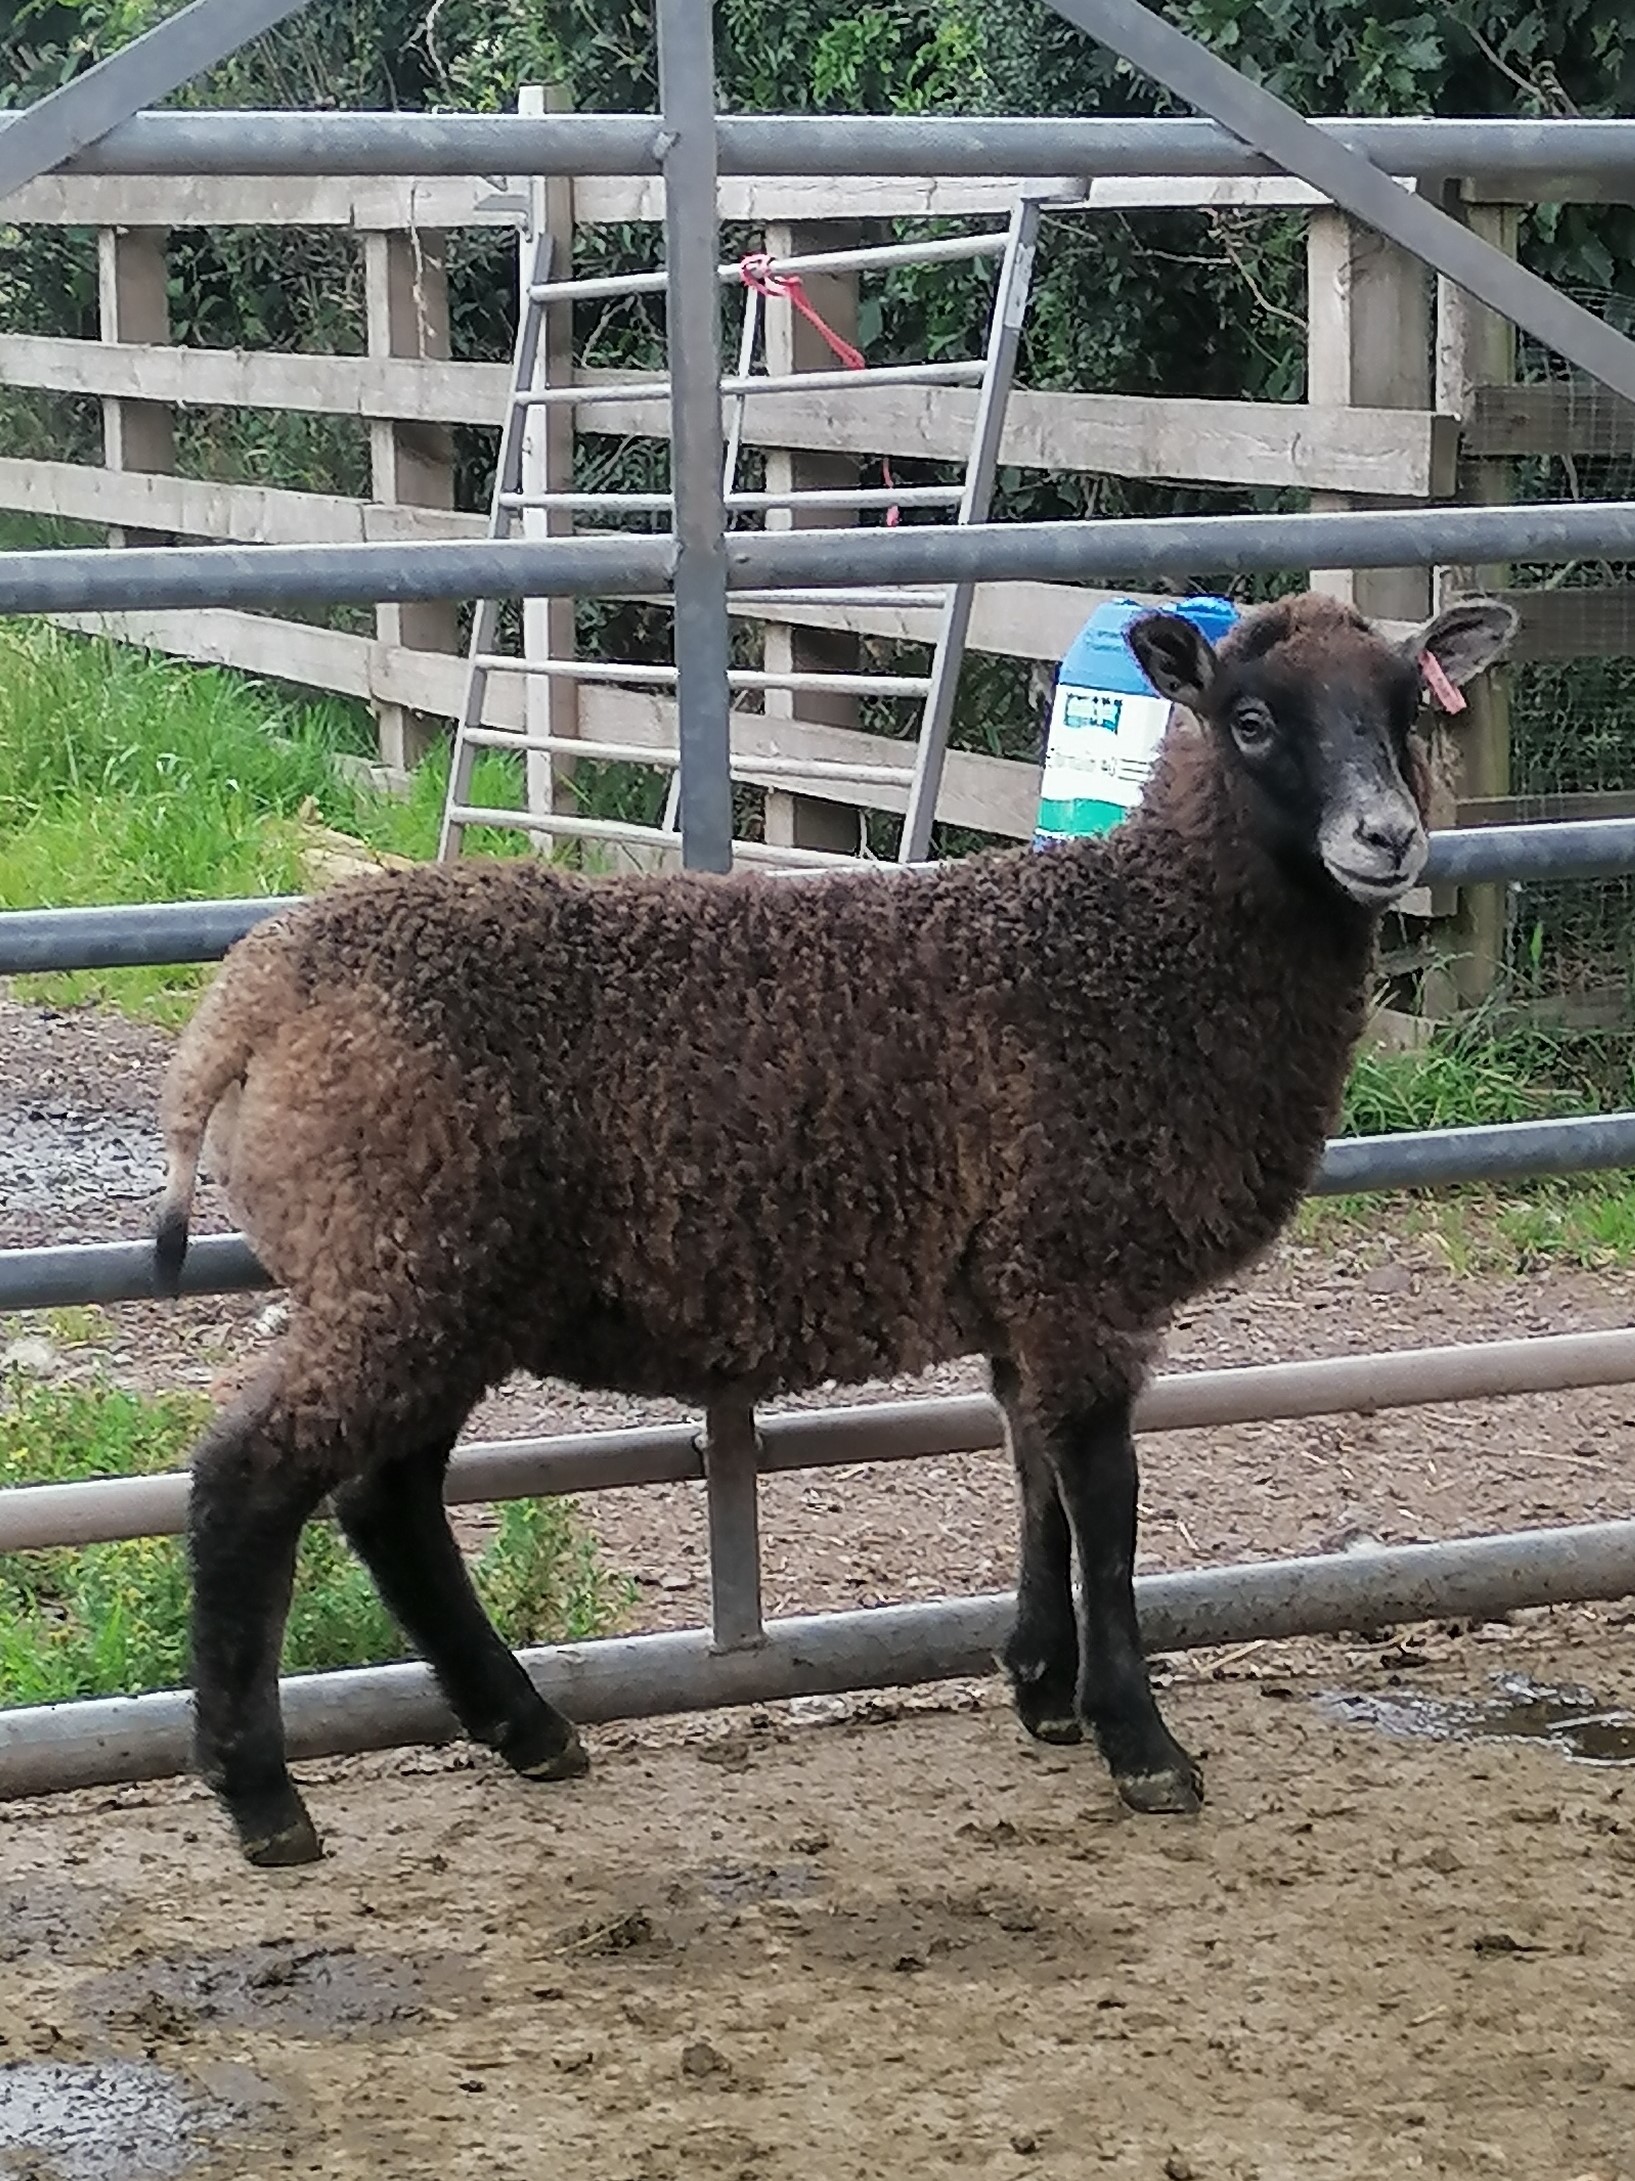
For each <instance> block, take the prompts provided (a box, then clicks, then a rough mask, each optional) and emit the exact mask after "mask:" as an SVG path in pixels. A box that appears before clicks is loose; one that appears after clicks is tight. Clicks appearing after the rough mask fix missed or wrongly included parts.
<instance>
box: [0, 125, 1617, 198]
mask: <svg viewBox="0 0 1635 2181" xmlns="http://www.w3.org/2000/svg"><path fill="white" fill-rule="evenodd" d="M1310 125H1311V127H1312V128H1313V129H1315V130H1316V131H1317V132H1318V133H1319V135H1321V136H1323V137H1326V138H1329V139H1331V140H1332V141H1333V142H1335V143H1338V144H1343V145H1345V146H1347V147H1348V148H1349V149H1350V150H1352V151H1354V152H1357V153H1359V154H1360V155H1361V156H1362V157H1363V158H1365V159H1371V160H1373V162H1374V163H1375V165H1376V166H1378V167H1380V168H1381V169H1382V171H1383V172H1385V173H1386V174H1393V175H1410V176H1416V177H1418V178H1420V179H1423V180H1442V179H1446V178H1450V177H1455V176H1460V175H1466V174H1483V175H1491V176H1503V177H1505V178H1506V179H1508V180H1512V181H1522V182H1525V181H1534V182H1540V183H1548V182H1560V181H1561V180H1562V179H1563V178H1571V177H1579V178H1585V179H1587V178H1589V177H1591V176H1599V177H1603V178H1606V177H1610V176H1625V175H1635V121H1626V120H1600V121H1585V120H1577V119H1571V120H1565V119H1564V120H1548V121H1509V120H1433V119H1418V118H1415V119H1391V120H1383V119H1371V118H1357V117H1349V116H1347V117H1341V118H1337V119H1329V120H1314V121H1313V122H1312V123H1311V124H1310ZM18 127H19V122H18V121H17V120H16V119H11V118H0V149H3V147H4V146H5V144H6V142H7V140H8V137H9V136H10V134H11V133H12V132H14V131H15V130H16V129H17V128H18ZM716 127H717V142H718V146H719V149H718V159H719V163H720V169H721V172H722V173H723V174H735V175H736V174H747V175H763V174H794V175H802V174H805V175H853V174H856V175H869V174H881V175H893V176H895V175H904V176H907V175H926V176H938V175H1000V176H1017V177H1025V176H1033V175H1038V176H1049V175H1058V174H1059V175H1062V176H1072V177H1075V178H1077V177H1089V178H1094V177H1095V176H1097V175H1104V174H1105V175H1139V176H1148V175H1150V176H1154V177H1158V176H1163V175H1191V176H1196V177H1199V178H1201V179H1202V178H1209V177H1214V176H1225V175H1243V174H1275V173H1277V172H1278V168H1277V166H1276V164H1275V162H1273V161H1272V160H1270V159H1267V158H1264V157H1263V156H1262V155H1261V154H1260V153H1259V152H1258V151H1256V150H1255V149H1254V147H1253V146H1252V145H1250V144H1247V143H1245V142H1243V141H1242V139H1240V138H1238V137H1236V136H1234V135H1233V134H1232V133H1231V131H1230V130H1227V129H1224V128H1220V127H1218V126H1217V125H1216V124H1215V123H1213V122H1210V121H1197V120H1191V119H1170V118H1165V119H1161V120H1152V119H1134V118H1132V119H1122V118H1120V119H1107V120H1100V119H1077V118H1012V117H1009V116H1005V117H1000V116H984V115H961V116H953V115H923V116H922V115H895V114H893V115H857V114H846V115H841V114H836V115H827V114H824V115H816V114H722V115H721V116H720V117H719V119H718V121H717V124H716ZM660 157H661V149H660V127H659V122H658V118H657V117H656V116H655V115H651V114H584V113H580V114H555V115H548V116H540V117H537V118H535V117H529V116H525V115H519V114H405V113H346V114H340V113H265V112H248V113H235V112H213V113H145V114H139V115H138V116H137V117H136V118H135V119H134V120H131V121H128V122H125V123H123V124H122V125H121V126H120V127H119V128H117V129H114V130H112V131H110V132H109V133H108V134H107V135H106V136H103V137H102V138H101V139H100V140H99V141H98V142H97V143H95V144H93V145H91V146H89V147H88V148H87V149H86V150H85V151H83V152H81V153H79V154H78V155H77V156H76V157H75V158H74V159H72V160H71V161H69V162H68V171H70V172H72V173H76V174H153V175H165V174H177V175H196V174H198V175H205V174H267V175H280V174H282V175H368V176H372V175H387V174H397V175H401V174H410V175H412V174H425V175H436V174H452V175H472V174H475V175H484V174H503V175H513V174H514V175H524V174H573V175H578V174H583V175H609V174H656V173H657V172H658V170H659V161H660Z"/></svg>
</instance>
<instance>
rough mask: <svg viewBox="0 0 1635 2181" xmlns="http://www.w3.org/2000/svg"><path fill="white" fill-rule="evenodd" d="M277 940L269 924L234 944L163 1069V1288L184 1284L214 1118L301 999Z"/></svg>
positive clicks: (159, 1269) (158, 1237)
mask: <svg viewBox="0 0 1635 2181" xmlns="http://www.w3.org/2000/svg"><path fill="white" fill-rule="evenodd" d="M258 941H259V942H260V943H259V944H257V942H258ZM275 945H276V938H275V935H274V934H273V933H272V932H271V931H268V932H266V933H265V934H262V933H257V934H256V935H254V937H253V938H252V939H250V940H245V941H241V942H240V946H239V947H237V948H235V949H234V951H233V956H232V959H231V960H230V961H229V962H228V963H227V965H226V966H225V968H223V970H222V971H221V973H220V974H219V975H218V977H217V979H216V981H215V983H214V984H213V985H212V986H211V987H210V989H209V991H208V992H207V993H206V994H205V996H204V998H203V999H202V1000H201V1001H200V1003H199V1006H198V1008H197V1009H196V1011H195V1012H194V1015H193V1018H192V1020H191V1021H190V1022H189V1023H188V1025H187V1028H186V1029H185V1030H184V1031H183V1032H182V1035H181V1038H180V1040H179V1042H178V1044H177V1047H176V1051H175V1053H174V1054H173V1056H172V1058H171V1062H170V1067H169V1070H168V1072H167V1074H166V1076H165V1087H164V1095H163V1098H162V1100H161V1104H160V1121H161V1125H162V1128H163V1131H164V1139H165V1192H164V1195H163V1197H162V1198H161V1199H160V1203H159V1210H158V1214H157V1216H156V1218H155V1220H154V1228H153V1254H154V1284H155V1286H156V1287H157V1288H158V1291H159V1293H160V1294H161V1295H176V1294H178V1293H179V1292H180V1290H181V1276H182V1264H183V1261H184V1259H185V1258H186V1256H187V1243H188V1223H189V1220H190V1218H191V1216H192V1211H193V1193H194V1190H195V1188H196V1187H197V1185H198V1178H199V1162H200V1158H201V1155H202V1154H203V1151H204V1146H205V1138H206V1136H207V1134H209V1133H210V1124H211V1119H212V1117H213V1116H214V1115H215V1114H216V1112H217V1108H218V1107H222V1106H223V1105H224V1101H228V1100H229V1099H231V1101H232V1103H233V1104H234V1105H236V1102H237V1095H236V1094H237V1092H238V1089H239V1087H240V1085H242V1083H243V1081H244V1076H245V1071H246V1070H247V1068H248V1067H249V1065H250V1061H251V1059H252V1058H253V1056H254V1054H255V1052H256V1050H257V1048H258V1047H259V1046H260V1045H261V1044H262V1043H263V1042H264V1041H265V1040H266V1039H267V1038H268V1037H269V1036H270V1035H271V1033H272V1032H273V1031H275V1030H276V1029H277V1028H278V1027H279V1025H280V1024H281V1023H283V1022H285V1021H287V1020H288V1019H289V1017H290V1015H291V1014H293V1013H294V1012H295V1010H296V1007H297V1006H298V1004H299V1002H298V999H297V996H296V994H295V991H294V988H293V982H292V980H291V978H290V976H289V974H288V970H287V968H286V966H285V964H284V962H283V961H282V959H281V956H280V954H279V953H278V952H277V951H275ZM223 1117H224V1118H225V1113H224V1116H223ZM213 1152H214V1146H213V1147H212V1154H213Z"/></svg>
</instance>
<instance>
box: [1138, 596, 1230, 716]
mask: <svg viewBox="0 0 1635 2181" xmlns="http://www.w3.org/2000/svg"><path fill="white" fill-rule="evenodd" d="M1124 641H1125V642H1126V643H1127V644H1128V645H1129V647H1130V649H1131V650H1132V651H1133V652H1134V653H1135V655H1136V658H1137V660H1138V661H1139V662H1140V666H1141V671H1142V672H1143V673H1144V674H1145V675H1146V677H1147V679H1148V681H1150V682H1151V683H1152V685H1153V687H1154V689H1156V690H1157V692H1158V694H1159V695H1160V696H1161V697H1168V698H1169V700H1170V702H1171V703H1172V704H1184V705H1185V706H1186V707H1187V709H1188V710H1189V711H1195V710H1196V709H1197V707H1198V706H1199V705H1200V704H1201V703H1202V702H1203V696H1204V691H1205V690H1206V689H1207V688H1208V687H1209V685H1210V683H1211V682H1212V681H1213V680H1214V679H1215V653H1214V649H1213V647H1212V646H1211V644H1210V641H1209V638H1208V637H1207V636H1205V634H1204V633H1203V631H1202V629H1200V628H1197V627H1196V626H1195V625H1194V624H1193V623H1192V622H1190V621H1189V620H1188V619H1187V618H1186V616H1185V615H1184V614H1179V613H1144V614H1141V615H1140V616H1138V618H1137V619H1136V620H1134V621H1132V622H1131V623H1130V625H1129V627H1128V628H1127V629H1126V630H1125V631H1124Z"/></svg>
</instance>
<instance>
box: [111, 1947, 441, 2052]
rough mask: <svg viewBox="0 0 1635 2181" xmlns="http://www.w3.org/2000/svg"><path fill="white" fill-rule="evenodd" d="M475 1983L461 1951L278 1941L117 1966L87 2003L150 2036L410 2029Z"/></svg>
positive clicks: (116, 2024)
mask: <svg viewBox="0 0 1635 2181" xmlns="http://www.w3.org/2000/svg"><path fill="white" fill-rule="evenodd" d="M474 1984H475V1977H474V1974H473V1972H472V1969H471V1967H470V1965H469V1963H467V1961H466V1960H465V1958H464V1957H463V1956H462V1955H458V1954H447V1955H439V1956H423V1957H420V1958H417V1959H409V1958H407V1957H404V1956H401V1955H396V1954H363V1953H359V1952H358V1951H357V1950H356V1948H354V1947H350V1946H333V1947H329V1946H320V1945H316V1944H313V1943H310V1942H301V1941H296V1940H293V1939H271V1940H266V1941H263V1943H262V1944H261V1945H259V1946H234V1947H223V1948H220V1949H217V1950H215V1951H212V1952H209V1953H198V1954H176V1955H169V1956H160V1957H158V1958H155V1959H151V1960H147V1961H143V1962H139V1963H136V1964H134V1965H133V1966H132V1967H130V1968H128V1969H119V1970H114V1971H113V1972H111V1973H110V1974H109V1975H107V1976H102V1977H97V1978H94V1979H93V1980H92V1981H91V1982H90V1983H88V1984H86V1985H85V1986H83V1987H82V1989H81V1991H80V1993H79V2005H80V2009H81V2011H82V2013H83V2014H85V2015H86V2016H87V2017H88V2018H90V2019H91V2020H93V2021H95V2022H97V2023H99V2024H101V2025H102V2026H104V2027H105V2028H108V2029H118V2030H122V2031H127V2032H128V2031H131V2030H135V2031H139V2032H141V2033H142V2034H144V2035H146V2036H149V2037H167V2036H168V2037H178V2038H181V2037H186V2036H188V2035H189V2034H190V2033H191V2032H192V2031H193V2030H195V2029H197V2028H199V2027H200V2026H201V2025H204V2024H210V2023H226V2024H228V2025H230V2026H231V2027H233V2028H237V2029H280V2030H293V2031H295V2032H297V2033H301V2032H307V2033H314V2032H315V2033H319V2034H322V2033H324V2032H327V2031H333V2030H355V2029H408V2028H410V2027H412V2026H413V2025H414V2024H415V2023H417V2022H421V2021H424V2020H425V2019H426V2017H427V2015H428V2013H429V2012H430V2011H432V2010H433V2009H436V2008H439V2007H441V2006H443V2005H445V2004H448V2003H451V2002H453V2003H457V2002H458V2001H460V2000H461V1999H463V1998H464V1997H465V1996H466V1995H467V1994H468V1993H469V1992H470V1991H471V1990H472V1989H473V1986H474Z"/></svg>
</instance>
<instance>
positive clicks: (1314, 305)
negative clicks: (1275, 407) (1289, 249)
mask: <svg viewBox="0 0 1635 2181" xmlns="http://www.w3.org/2000/svg"><path fill="white" fill-rule="evenodd" d="M1306 282H1307V301H1306V321H1307V327H1308V340H1309V344H1310V345H1309V352H1308V357H1307V364H1306V399H1307V400H1308V401H1309V402H1312V403H1314V404H1317V405H1322V406H1329V405H1332V406H1333V407H1336V408H1349V407H1352V406H1357V407H1361V408H1371V409H1421V410H1423V409H1428V408H1429V407H1430V406H1431V318H1430V307H1431V305H1430V298H1431V276H1430V273H1429V271H1428V270H1427V268H1426V267H1425V266H1424V265H1423V264H1422V263H1421V262H1420V260H1419V259H1418V258H1415V257H1410V256H1409V255H1408V253H1407V252H1406V251H1405V250H1399V249H1398V248H1397V247H1396V246H1395V244H1393V243H1388V242H1386V241H1385V240H1384V239H1383V238H1382V237H1381V236H1379V235H1377V234H1375V233H1374V231H1373V230H1372V229H1371V228H1367V227H1362V226H1359V225H1358V223H1357V222H1356V221H1355V220H1353V219H1351V218H1350V217H1349V215H1348V214H1346V213H1344V212H1338V211H1335V210H1333V209H1332V208H1331V207H1324V208H1322V209H1320V210H1318V211H1315V212H1313V214H1312V216H1311V220H1310V223H1309V226H1308V229H1307V235H1306ZM1414 504H1415V503H1414V502H1412V501H1404V500H1393V499H1385V498H1382V497H1379V496H1364V495H1362V494H1354V493H1333V492H1314V493H1313V494H1312V495H1311V505H1312V508H1313V511H1314V512H1315V511H1317V510H1319V509H1326V508H1347V507H1404V506H1412V505H1414ZM1311 581H1312V588H1313V589H1314V590H1323V591H1330V592H1332V593H1333V594H1334V595H1335V596H1336V597H1339V598H1348V599H1350V601H1351V603H1352V604H1353V605H1354V606H1355V607H1356V608H1357V610H1358V612H1359V613H1366V614H1368V615H1370V616H1380V617H1383V618H1386V619H1389V620H1399V621H1417V620H1422V619H1423V618H1424V617H1425V616H1426V615H1427V614H1428V613H1429V611H1430V602H1431V578H1430V571H1429V570H1428V569H1423V568H1358V569H1323V570H1318V569H1313V570H1312V577H1311Z"/></svg>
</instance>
